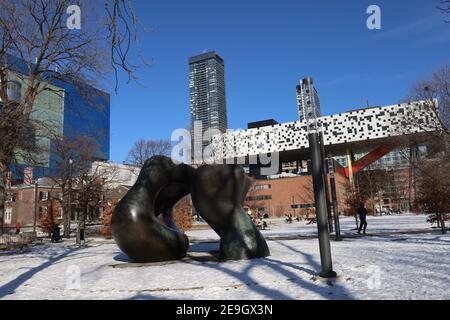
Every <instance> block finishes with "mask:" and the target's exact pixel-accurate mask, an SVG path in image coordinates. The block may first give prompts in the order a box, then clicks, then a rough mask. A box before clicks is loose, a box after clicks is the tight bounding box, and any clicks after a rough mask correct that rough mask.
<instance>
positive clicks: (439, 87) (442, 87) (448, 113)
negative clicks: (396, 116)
mask: <svg viewBox="0 0 450 320" xmlns="http://www.w3.org/2000/svg"><path fill="white" fill-rule="evenodd" d="M413 100H422V101H424V102H425V106H424V107H425V108H426V110H427V111H429V112H430V114H432V115H433V116H434V117H433V118H430V119H429V121H430V122H431V125H430V124H425V123H421V122H420V121H419V120H417V118H418V117H416V114H415V113H414V112H413V113H412V114H410V115H407V116H408V120H410V122H411V123H413V124H414V125H416V126H418V127H420V128H421V129H422V130H424V131H427V132H430V133H433V134H434V136H435V135H447V136H449V135H450V130H449V128H450V67H449V66H448V65H444V66H442V67H441V68H439V69H437V70H436V71H434V72H433V73H432V74H431V76H430V77H429V78H428V79H423V80H418V81H417V82H416V83H415V84H414V85H413V87H412V88H411V94H410V96H409V97H407V99H406V101H413ZM436 101H437V105H436V103H435V102H436ZM417 111H418V112H422V110H417Z"/></svg>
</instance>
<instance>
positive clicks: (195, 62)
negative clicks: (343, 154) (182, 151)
mask: <svg viewBox="0 0 450 320" xmlns="http://www.w3.org/2000/svg"><path fill="white" fill-rule="evenodd" d="M189 91H190V117H191V121H190V125H191V139H192V140H191V142H192V143H191V148H192V150H193V151H195V147H194V141H196V142H197V146H198V147H199V146H200V143H201V149H202V150H203V149H204V148H205V147H206V146H208V145H209V144H210V142H209V141H203V137H204V134H205V131H206V130H208V129H216V130H219V131H220V132H225V131H226V130H227V128H228V119H227V104H226V96H225V65H224V60H223V59H222V58H221V57H220V56H219V55H218V54H217V53H216V52H214V51H212V52H207V53H203V54H199V55H196V56H193V57H190V58H189ZM199 125H201V128H200V127H199ZM196 126H197V127H196Z"/></svg>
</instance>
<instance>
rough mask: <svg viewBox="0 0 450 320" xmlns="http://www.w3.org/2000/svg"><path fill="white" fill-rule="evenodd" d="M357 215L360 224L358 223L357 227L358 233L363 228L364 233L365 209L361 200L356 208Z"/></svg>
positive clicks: (365, 224) (365, 223)
mask: <svg viewBox="0 0 450 320" xmlns="http://www.w3.org/2000/svg"><path fill="white" fill-rule="evenodd" d="M358 215H359V220H360V225H359V229H358V234H361V229H363V226H364V229H363V233H364V234H366V228H367V219H366V217H367V209H366V208H365V207H364V202H361V203H360V204H359V208H358Z"/></svg>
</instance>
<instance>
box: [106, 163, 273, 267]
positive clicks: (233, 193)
mask: <svg viewBox="0 0 450 320" xmlns="http://www.w3.org/2000/svg"><path fill="white" fill-rule="evenodd" d="M249 187H250V179H249V178H248V177H247V176H246V175H245V173H244V171H243V169H242V168H241V167H239V166H236V165H205V166H201V167H200V168H198V169H194V168H192V167H190V166H188V165H185V164H179V165H176V164H174V163H173V162H172V160H171V159H170V158H167V157H164V156H155V157H152V158H150V159H148V160H147V161H146V162H145V164H144V166H143V167H142V170H141V172H140V174H139V177H138V179H137V181H136V183H135V185H134V186H133V187H132V188H131V189H130V190H129V192H128V193H127V194H126V195H125V196H124V197H123V198H122V200H121V201H120V202H119V203H118V205H117V206H116V208H115V210H114V213H113V215H112V219H111V231H112V235H113V237H114V240H115V241H116V243H117V245H118V246H119V248H120V249H121V250H122V251H123V252H124V253H125V254H126V255H128V256H129V257H130V258H131V259H132V260H133V261H135V262H154V261H167V260H175V259H181V258H183V257H184V256H185V255H186V252H187V249H188V247H189V241H188V238H187V237H186V235H185V234H184V233H182V232H181V231H179V230H178V229H177V227H176V226H175V223H174V222H173V219H172V208H173V206H174V205H175V204H176V203H177V202H178V201H179V200H180V199H181V198H183V197H184V196H186V195H187V194H189V193H191V195H192V201H193V204H194V207H195V209H196V210H197V212H198V213H199V215H200V216H201V217H202V218H203V219H205V221H206V222H207V223H208V224H209V225H210V226H211V227H212V228H213V230H214V231H215V232H217V234H218V235H219V236H220V258H221V259H223V260H230V259H252V258H258V257H265V256H268V255H269V249H268V247H267V244H266V242H265V240H264V238H263V236H262V235H261V233H260V232H259V231H258V230H257V229H256V227H255V225H254V224H253V222H252V221H251V219H250V218H249V216H248V215H247V214H246V213H245V212H244V210H243V209H242V203H243V201H244V198H245V195H246V193H247V191H248V189H249ZM161 214H162V216H163V220H164V223H161V222H160V220H159V219H158V216H159V215H161Z"/></svg>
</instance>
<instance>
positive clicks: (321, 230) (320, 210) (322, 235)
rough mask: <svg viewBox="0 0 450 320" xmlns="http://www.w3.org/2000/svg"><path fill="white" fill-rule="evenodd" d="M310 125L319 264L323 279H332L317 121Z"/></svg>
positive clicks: (309, 134)
mask: <svg viewBox="0 0 450 320" xmlns="http://www.w3.org/2000/svg"><path fill="white" fill-rule="evenodd" d="M312 120H313V122H312V123H308V140H309V150H310V157H311V169H312V170H311V171H312V178H313V188H314V200H315V205H316V218H317V231H318V235H319V249H320V262H321V266H322V271H321V272H320V276H321V277H323V278H334V277H336V272H334V271H333V265H332V260H331V246H330V234H329V229H328V212H327V201H326V195H325V192H326V189H325V183H324V178H323V177H324V168H323V158H322V152H321V145H320V136H319V132H318V131H319V130H318V125H317V119H316V118H315V117H314V118H313V119H312Z"/></svg>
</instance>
